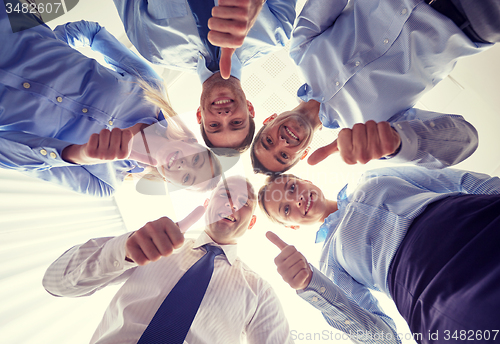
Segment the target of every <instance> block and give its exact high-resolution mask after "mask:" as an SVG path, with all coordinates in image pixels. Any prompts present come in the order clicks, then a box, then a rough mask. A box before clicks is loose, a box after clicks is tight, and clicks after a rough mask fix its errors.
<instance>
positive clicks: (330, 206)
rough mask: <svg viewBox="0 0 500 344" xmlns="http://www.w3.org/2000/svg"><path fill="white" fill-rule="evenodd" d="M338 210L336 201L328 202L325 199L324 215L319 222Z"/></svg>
mask: <svg viewBox="0 0 500 344" xmlns="http://www.w3.org/2000/svg"><path fill="white" fill-rule="evenodd" d="M338 209H339V208H338V207H337V202H336V201H332V200H329V199H327V200H326V210H325V213H324V214H323V216H322V218H321V222H323V221H325V219H326V218H327V217H328V216H329V215H330V214H333V213H334V212H336V211H337V210H338Z"/></svg>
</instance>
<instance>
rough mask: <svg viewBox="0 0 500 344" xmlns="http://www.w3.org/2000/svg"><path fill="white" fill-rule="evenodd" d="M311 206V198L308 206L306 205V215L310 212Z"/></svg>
mask: <svg viewBox="0 0 500 344" xmlns="http://www.w3.org/2000/svg"><path fill="white" fill-rule="evenodd" d="M310 206H311V198H310V197H309V201H307V205H306V214H307V212H308V211H309V207H310Z"/></svg>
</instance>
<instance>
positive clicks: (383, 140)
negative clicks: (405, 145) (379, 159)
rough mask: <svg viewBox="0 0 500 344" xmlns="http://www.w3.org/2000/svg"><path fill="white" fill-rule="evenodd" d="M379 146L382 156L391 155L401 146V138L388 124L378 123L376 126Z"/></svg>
mask: <svg viewBox="0 0 500 344" xmlns="http://www.w3.org/2000/svg"><path fill="white" fill-rule="evenodd" d="M377 128H378V132H379V136H380V145H381V147H382V155H383V156H386V155H390V154H393V153H394V152H395V151H396V150H397V149H398V147H399V145H400V144H401V137H400V136H399V134H398V132H397V131H396V130H394V129H393V128H392V127H391V125H390V124H389V123H388V122H380V123H378V124H377Z"/></svg>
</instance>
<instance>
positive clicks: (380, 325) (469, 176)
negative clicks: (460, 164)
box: [299, 167, 500, 343]
mask: <svg viewBox="0 0 500 344" xmlns="http://www.w3.org/2000/svg"><path fill="white" fill-rule="evenodd" d="M460 193H462V194H500V179H499V178H498V177H493V178H492V177H490V176H488V175H485V174H480V173H474V172H467V171H461V170H454V169H443V170H428V169H425V168H421V167H398V168H383V169H377V170H372V171H369V172H367V174H365V175H364V176H363V178H362V181H361V182H360V183H359V184H358V185H357V186H356V187H355V188H354V189H353V190H350V187H349V186H346V187H345V188H344V189H343V190H342V191H341V192H340V193H339V195H338V210H337V211H336V212H334V213H332V214H330V215H329V216H328V217H327V218H326V219H325V222H324V223H323V225H321V227H320V230H319V231H318V234H317V242H318V241H323V240H324V241H325V242H324V246H323V249H322V253H321V258H320V268H321V272H320V271H318V270H317V269H316V268H313V277H312V280H311V283H310V284H309V286H308V287H307V288H306V289H304V290H303V291H299V295H300V296H301V297H302V298H304V299H305V300H307V301H308V302H310V303H311V304H312V305H313V306H314V307H316V308H317V309H319V310H320V311H321V312H322V313H323V315H324V317H325V319H326V320H327V322H328V323H329V324H330V325H331V326H333V327H335V328H337V329H339V330H341V331H344V332H345V333H347V334H351V335H352V337H351V338H352V339H354V340H355V341H359V342H368V343H399V342H400V341H399V340H396V339H392V340H391V339H390V338H389V339H387V338H385V337H384V340H380V339H373V337H374V336H375V334H376V333H378V334H380V333H381V332H384V333H385V334H389V335H390V334H391V330H392V334H393V338H394V337H397V331H396V328H395V325H394V322H393V321H392V319H391V318H389V317H388V316H387V315H385V314H384V313H383V311H382V310H381V308H380V307H379V305H378V302H377V300H376V299H375V298H374V297H373V295H372V294H371V293H370V289H372V290H377V291H381V292H383V293H385V294H387V295H388V296H389V297H390V294H389V288H388V282H387V274H388V271H389V267H390V264H391V261H392V258H393V257H394V255H395V253H396V251H397V249H398V247H399V245H400V244H401V242H402V240H403V238H404V237H405V234H406V231H407V230H408V228H409V226H410V225H411V223H412V221H413V220H414V219H415V218H416V217H417V216H418V215H420V214H421V213H422V212H423V211H424V210H425V208H426V206H427V205H428V204H430V203H432V202H435V201H437V200H439V199H442V198H444V197H447V196H451V195H456V194H460ZM370 336H372V338H370Z"/></svg>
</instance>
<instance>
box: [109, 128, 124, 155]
mask: <svg viewBox="0 0 500 344" xmlns="http://www.w3.org/2000/svg"><path fill="white" fill-rule="evenodd" d="M121 143H122V131H121V130H120V129H118V128H114V129H113V130H111V134H110V137H109V148H108V154H107V156H106V159H110V160H111V159H115V158H117V157H118V155H119V153H120V146H121Z"/></svg>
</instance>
